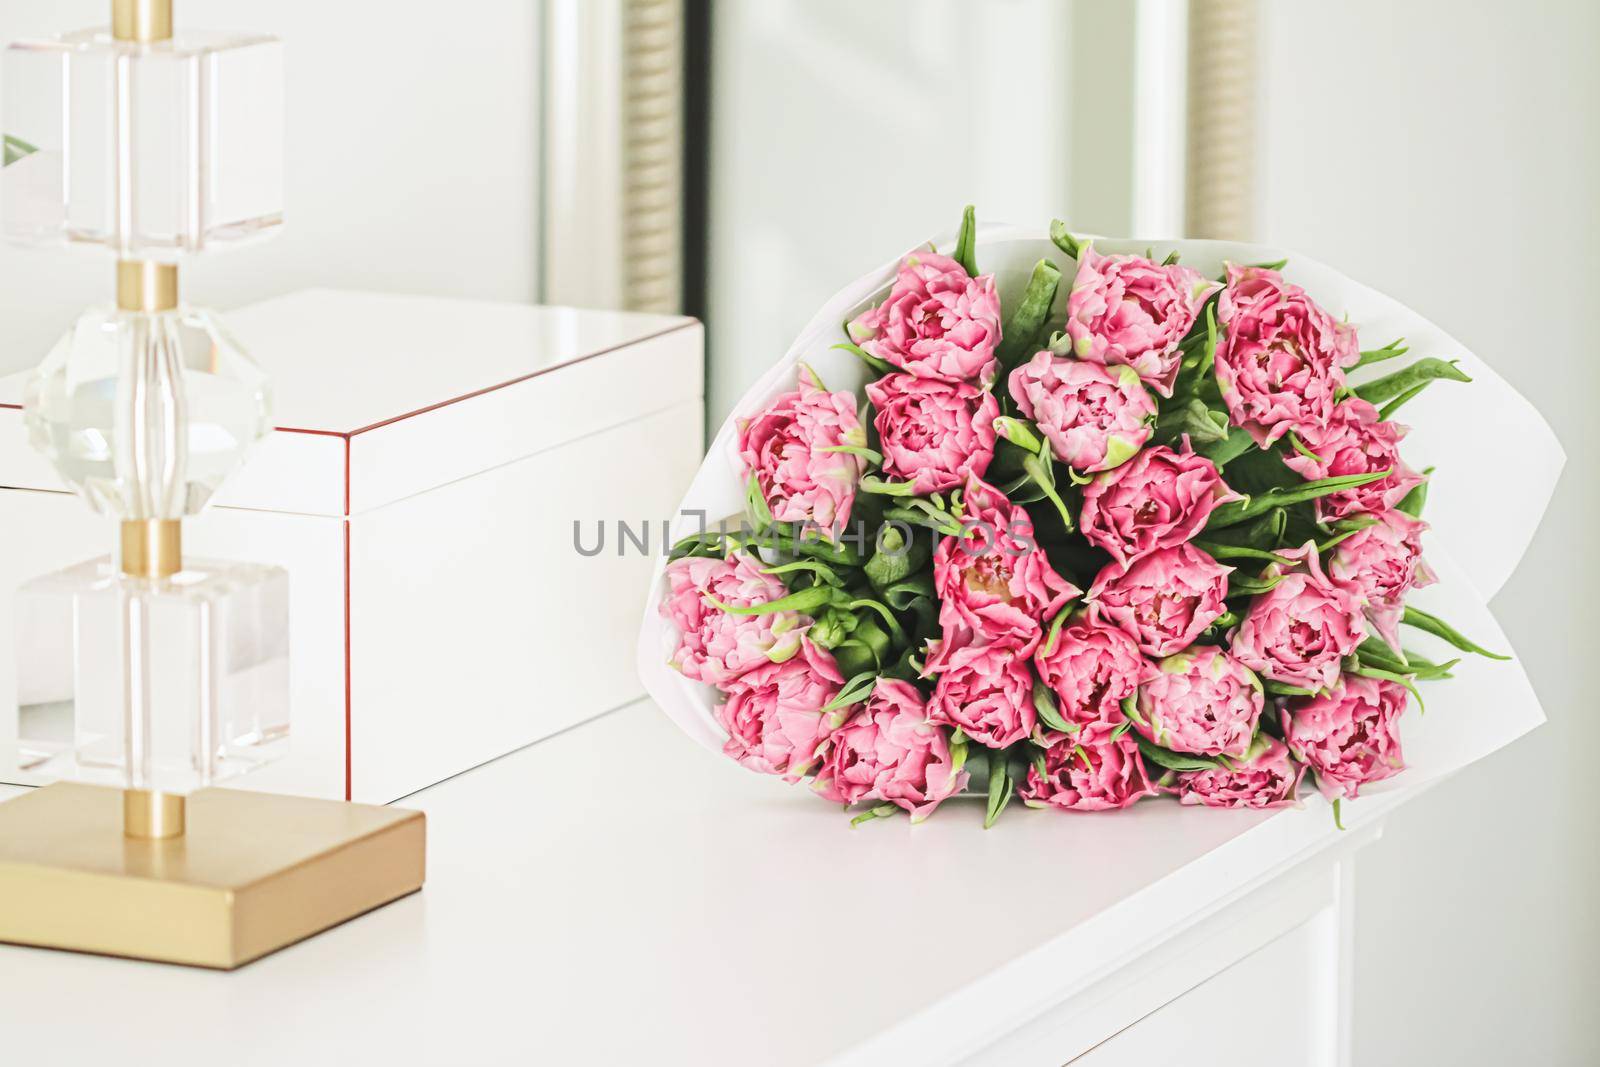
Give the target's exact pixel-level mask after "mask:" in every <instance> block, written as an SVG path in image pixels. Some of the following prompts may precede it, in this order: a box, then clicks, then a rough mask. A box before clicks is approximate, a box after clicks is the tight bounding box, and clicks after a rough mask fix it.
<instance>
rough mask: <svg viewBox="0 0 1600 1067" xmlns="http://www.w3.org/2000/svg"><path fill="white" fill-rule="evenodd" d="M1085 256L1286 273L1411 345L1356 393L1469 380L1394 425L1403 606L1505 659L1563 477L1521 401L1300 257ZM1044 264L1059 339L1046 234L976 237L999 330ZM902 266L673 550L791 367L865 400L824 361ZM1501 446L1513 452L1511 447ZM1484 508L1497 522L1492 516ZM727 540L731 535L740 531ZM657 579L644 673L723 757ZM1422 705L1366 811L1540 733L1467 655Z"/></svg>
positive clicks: (852, 290) (1519, 685)
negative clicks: (1524, 566)
mask: <svg viewBox="0 0 1600 1067" xmlns="http://www.w3.org/2000/svg"><path fill="white" fill-rule="evenodd" d="M935 243H936V244H937V246H938V247H939V248H940V249H941V250H948V249H949V248H950V247H953V245H954V235H953V234H951V233H946V234H944V235H942V236H941V237H939V238H936V239H935ZM1095 247H1096V248H1097V249H1099V250H1100V251H1101V252H1106V253H1119V252H1121V253H1126V252H1140V253H1142V252H1145V251H1146V250H1147V249H1149V250H1153V255H1154V257H1155V258H1156V259H1158V260H1159V259H1161V258H1162V257H1163V256H1165V255H1166V254H1167V253H1168V252H1170V251H1173V250H1176V251H1178V252H1179V253H1181V255H1182V257H1183V263H1184V264H1185V265H1187V266H1191V267H1194V268H1196V269H1197V270H1199V271H1200V272H1201V273H1203V274H1206V275H1209V276H1216V275H1218V274H1220V273H1221V271H1222V269H1223V264H1224V262H1225V261H1232V262H1238V263H1264V262H1272V261H1275V260H1279V259H1284V258H1287V259H1288V261H1289V262H1288V265H1287V266H1286V267H1285V268H1284V270H1283V273H1284V275H1285V277H1286V278H1287V279H1288V280H1289V281H1291V282H1294V283H1295V284H1297V285H1300V286H1303V287H1304V288H1305V290H1306V291H1307V292H1308V293H1309V294H1310V295H1311V297H1312V299H1314V300H1316V301H1317V302H1318V303H1319V304H1321V305H1322V306H1323V307H1325V308H1327V309H1328V310H1329V311H1330V312H1331V313H1332V314H1334V315H1335V316H1339V315H1343V316H1345V317H1346V318H1347V319H1348V320H1349V321H1350V322H1352V323H1354V324H1355V325H1356V326H1357V327H1358V329H1359V331H1360V333H1359V336H1360V340H1361V345H1362V347H1363V348H1377V347H1380V346H1382V345H1384V344H1387V343H1388V342H1390V341H1393V340H1395V339H1397V338H1401V337H1403V338H1405V340H1406V344H1407V345H1408V346H1409V347H1410V351H1409V352H1408V353H1407V354H1406V355H1405V356H1403V357H1401V358H1400V359H1397V360H1394V361H1392V362H1388V363H1383V364H1379V365H1377V366H1375V367H1371V368H1366V369H1364V370H1363V371H1360V372H1357V374H1356V375H1355V376H1354V377H1355V380H1356V381H1360V380H1361V379H1362V377H1364V376H1377V375H1381V374H1385V373H1388V372H1389V371H1391V370H1393V369H1395V368H1397V367H1401V366H1404V365H1405V364H1407V363H1409V362H1410V361H1412V360H1415V359H1420V358H1423V357H1426V356H1435V357H1438V358H1440V359H1455V360H1459V361H1460V366H1461V368H1462V369H1463V370H1464V371H1466V372H1467V374H1469V375H1471V377H1472V379H1473V381H1472V382H1471V383H1470V384H1468V383H1457V382H1450V381H1441V382H1435V383H1434V384H1433V385H1432V386H1430V387H1429V388H1428V389H1427V390H1425V391H1424V392H1423V393H1421V394H1420V395H1419V396H1417V397H1416V398H1415V399H1413V400H1411V401H1410V402H1409V403H1408V404H1407V405H1406V407H1405V409H1404V411H1403V412H1401V414H1400V420H1401V421H1402V422H1403V423H1405V424H1407V425H1410V426H1411V428H1412V429H1411V433H1410V434H1409V435H1408V436H1407V437H1406V439H1405V440H1404V441H1403V442H1402V444H1401V452H1402V454H1403V455H1404V457H1405V459H1406V461H1407V463H1409V464H1410V465H1411V466H1412V467H1414V468H1416V469H1418V470H1421V469H1423V468H1425V467H1430V466H1433V467H1436V468H1437V469H1436V470H1435V472H1434V474H1433V477H1432V482H1431V485H1430V488H1429V493H1428V501H1427V507H1426V510H1425V511H1424V512H1423V518H1424V519H1425V520H1427V522H1428V523H1429V524H1431V526H1432V530H1431V531H1430V533H1429V535H1428V540H1427V541H1426V554H1427V558H1428V561H1429V563H1430V564H1432V566H1433V567H1434V569H1435V570H1436V571H1437V572H1438V574H1439V582H1438V584H1436V585H1433V586H1429V587H1427V588H1425V589H1421V590H1418V591H1416V592H1414V593H1413V594H1412V595H1411V596H1410V597H1409V598H1408V603H1411V604H1413V605H1415V606H1417V607H1419V608H1422V609H1423V610H1426V611H1429V612H1432V613H1433V614H1436V615H1439V616H1441V617H1443V618H1444V619H1446V620H1448V621H1449V622H1450V623H1451V624H1452V625H1454V626H1455V627H1456V628H1457V629H1459V630H1461V631H1462V632H1463V633H1465V634H1467V635H1468V636H1469V637H1471V638H1473V639H1474V640H1476V641H1477V642H1478V643H1479V644H1481V645H1484V646H1485V647H1487V648H1490V649H1493V650H1495V651H1500V652H1509V653H1513V654H1514V652H1513V650H1512V649H1511V647H1510V642H1508V641H1507V640H1506V637H1505V634H1504V633H1503V632H1502V631H1501V630H1500V627H1499V625H1498V624H1497V623H1496V622H1495V620H1494V616H1493V615H1492V614H1491V613H1490V611H1489V608H1488V603H1487V601H1488V599H1489V598H1490V597H1492V596H1493V595H1494V594H1495V593H1496V592H1497V591H1498V590H1499V589H1500V587H1501V586H1502V585H1504V584H1505V582H1506V580H1507V579H1508V578H1509V577H1510V576H1511V573H1512V571H1514V570H1515V569H1516V566H1517V563H1518V562H1519V561H1520V560H1521V558H1522V555H1523V553H1524V552H1525V551H1527V548H1528V544H1529V542H1530V540H1531V539H1532V537H1533V532H1534V530H1535V528H1536V527H1537V526H1538V524H1539V520H1540V519H1541V517H1542V516H1543V514H1544V510H1545V507H1546V505H1547V504H1548V503H1549V500H1550V495H1551V493H1552V492H1553V490H1554V488H1555V484H1556V479H1557V478H1558V477H1559V475H1560V473H1561V468H1562V465H1563V464H1564V463H1565V461H1566V456H1565V454H1564V453H1563V452H1562V450H1561V446H1560V444H1559V443H1558V442H1557V441H1556V438H1555V435H1554V434H1553V433H1552V432H1551V430H1550V427H1549V426H1548V425H1546V423H1545V422H1544V420H1543V419H1541V418H1540V417H1539V413H1538V412H1537V411H1535V410H1534V408H1533V406H1532V405H1531V404H1529V403H1528V401H1527V400H1525V399H1523V397H1522V396H1521V395H1519V394H1518V393H1517V392H1516V391H1515V390H1514V389H1512V388H1511V386H1510V385H1508V384H1507V383H1506V382H1505V380H1504V379H1502V378H1501V377H1500V376H1499V375H1498V374H1496V373H1495V372H1494V371H1493V370H1491V369H1490V368H1489V367H1488V366H1487V365H1486V364H1485V363H1484V362H1483V361H1482V360H1480V359H1478V358H1477V357H1476V356H1474V355H1473V354H1472V353H1471V352H1469V351H1467V349H1466V348H1465V347H1464V346H1463V345H1461V344H1460V343H1459V342H1457V341H1456V340H1454V339H1453V338H1451V337H1450V336H1449V335H1448V334H1446V333H1445V332H1444V331H1443V330H1441V329H1440V328H1439V327H1437V326H1435V325H1434V324H1433V323H1431V322H1429V321H1428V320H1427V319H1424V318H1423V317H1422V316H1421V315H1418V314H1417V313H1416V312H1414V311H1411V310H1410V309H1408V308H1406V307H1403V306H1402V305H1400V304H1399V303H1397V302H1395V301H1394V300H1391V299H1390V298H1389V297H1386V296H1384V295H1383V294H1382V293H1378V292H1375V291H1373V290H1372V289H1369V288H1367V287H1366V286H1364V285H1362V284H1360V283H1359V282H1355V281H1352V280H1351V279H1349V278H1346V277H1345V276H1344V275H1342V274H1340V273H1339V272H1338V271H1336V270H1333V269H1332V268H1330V267H1327V266H1324V265H1323V264H1321V263H1318V262H1316V261H1315V260H1312V259H1308V258H1307V257H1305V256H1300V255H1296V254H1294V253H1292V252H1286V251H1283V250H1280V249H1276V248H1269V247H1266V246H1263V245H1251V244H1240V243H1235V242H1229V241H1140V240H1129V239H1109V238H1096V239H1095ZM1041 257H1050V258H1051V259H1053V260H1054V261H1055V263H1056V264H1057V266H1060V267H1061V268H1062V270H1063V274H1064V277H1063V279H1062V284H1061V287H1060V289H1059V290H1058V292H1057V294H1056V304H1055V308H1054V309H1053V313H1052V316H1051V322H1052V323H1053V324H1054V323H1057V322H1059V321H1060V320H1061V319H1062V318H1063V317H1064V314H1065V306H1066V299H1067V293H1068V290H1069V288H1070V282H1071V271H1072V268H1073V263H1072V261H1071V260H1070V259H1069V257H1067V256H1066V254H1065V253H1063V252H1061V250H1060V249H1058V248H1056V246H1055V245H1053V244H1052V243H1051V242H1050V240H1049V239H1048V237H1047V236H1046V235H1045V234H1044V233H1043V232H1042V231H1034V230H1024V229H1019V228H1015V227H1009V226H987V227H980V229H979V231H978V239H977V261H978V269H979V270H980V271H982V272H984V273H991V272H992V273H994V274H995V276H996V282H997V284H998V286H999V290H1000V297H1001V306H1002V309H1003V312H1004V313H1005V314H1006V315H1009V314H1010V311H1011V309H1012V307H1014V306H1015V302H1016V300H1017V298H1018V297H1019V296H1020V294H1021V292H1022V290H1023V288H1024V287H1025V286H1026V284H1027V280H1028V275H1029V272H1030V271H1031V270H1032V269H1033V265H1034V263H1035V262H1037V261H1038V260H1039V259H1040V258H1041ZM897 265H898V260H895V261H892V262H889V263H886V264H884V265H883V266H882V267H881V268H880V269H878V270H876V271H873V272H872V273H871V274H868V275H866V276H865V277H863V278H859V279H857V280H856V281H854V282H852V283H851V284H849V285H847V286H845V287H844V288H843V289H841V290H840V291H839V292H838V293H837V294H836V295H835V296H834V297H833V299H831V300H829V301H828V302H827V304H825V305H824V306H823V307H822V309H821V310H820V311H818V312H817V314H816V316H815V317H814V318H813V319H812V320H811V322H810V323H809V324H808V325H807V326H806V328H805V329H804V330H803V331H801V333H800V336H799V337H798V338H796V339H795V341H794V343H793V344H792V345H791V346H790V347H789V351H788V352H787V353H785V354H784V357H783V358H782V359H781V360H779V361H778V362H777V363H776V364H774V365H773V367H772V368H771V369H770V370H769V371H768V372H767V373H766V374H764V375H762V377H761V379H760V380H759V381H758V382H756V384H755V385H754V386H752V387H751V388H750V390H749V391H748V392H746V393H745V395H744V396H743V397H741V398H740V400H739V403H738V404H737V405H736V406H735V408H734V412H733V414H732V415H730V416H729V418H728V419H727V421H725V422H724V423H723V424H722V427H721V429H720V430H718V432H717V435H716V438H715V439H714V440H713V441H712V443H711V448H710V451H709V452H708V454H707V456H706V459H705V462H704V463H703V464H702V465H701V467H700V471H699V473H698V474H697V475H696V476H695V479H694V482H693V484H692V485H691V486H690V487H689V491H688V493H686V494H685V495H684V498H683V503H682V505H681V507H680V512H679V514H678V515H677V516H675V517H674V519H673V522H672V531H671V537H670V538H669V542H668V543H669V544H670V543H672V542H675V541H676V540H677V539H679V538H680V537H683V536H686V535H688V534H691V533H695V532H697V531H699V530H700V529H701V528H702V525H703V524H709V525H711V526H715V525H717V524H718V522H719V521H720V520H722V519H724V518H728V517H736V516H738V515H739V514H740V513H741V510H742V508H743V503H744V484H743V481H742V479H741V478H740V476H739V473H738V464H737V447H738V426H737V421H738V419H740V418H748V417H749V416H751V415H753V414H755V413H757V412H758V411H760V410H761V409H762V408H764V407H765V406H766V405H767V404H768V403H770V402H771V401H772V400H773V398H775V397H776V396H778V395H779V394H780V393H783V392H786V391H788V390H790V389H793V388H795V370H796V364H797V363H798V362H799V361H800V360H804V361H805V362H806V363H808V364H809V365H811V366H812V367H814V368H815V369H816V370H817V371H818V372H819V373H820V374H821V376H822V378H823V380H824V381H825V382H826V383H827V386H828V387H829V388H830V389H842V388H847V387H848V388H854V389H857V390H858V391H859V389H860V387H861V386H862V385H864V384H865V382H866V380H867V371H866V368H865V367H864V366H863V365H862V364H861V363H860V362H859V361H858V360H857V359H856V358H855V357H854V356H851V355H849V354H848V353H845V352H840V351H834V350H832V349H831V348H830V346H832V345H834V344H836V343H838V342H839V341H842V340H844V339H845V338H844V334H843V330H842V324H843V323H844V322H845V321H846V320H847V319H849V318H852V317H853V316H854V315H855V314H856V313H857V312H859V311H860V310H862V309H863V308H865V307H867V306H868V305H870V304H873V303H876V302H878V301H880V300H882V299H883V297H884V295H885V294H886V293H887V292H888V289H889V286H890V284H891V282H892V281H893V279H894V274H895V269H896V267H897ZM997 387H1000V386H998V385H997ZM1508 442H1510V443H1512V445H1513V446H1512V447H1507V443H1508ZM1490 487H1492V494H1491V493H1490V491H1489V490H1490ZM1491 497H1492V500H1493V506H1489V505H1488V503H1487V501H1488V500H1489V499H1491ZM729 528H730V529H734V528H737V520H736V519H735V521H734V522H733V523H730V525H729ZM665 566H666V561H665V558H664V557H663V558H662V559H660V560H658V561H657V564H656V568H655V575H654V580H653V581H652V583H651V587H650V593H649V598H648V600H647V602H646V604H645V606H644V619H643V623H642V624H641V626H640V630H639V673H640V675H641V677H642V678H643V680H644V684H645V687H646V689H647V690H648V691H649V693H650V695H651V696H652V697H653V698H654V699H655V701H656V702H657V703H658V704H659V705H660V706H661V708H662V710H664V711H665V712H666V713H667V714H668V715H669V716H671V718H672V719H673V721H674V722H676V723H677V724H678V725H679V726H680V727H681V728H682V729H683V730H684V731H685V732H686V733H688V734H689V736H691V737H693V738H694V739H695V740H697V741H699V742H700V743H701V744H703V745H705V746H707V747H708V748H713V749H718V750H720V748H721V747H722V744H723V741H724V740H725V739H726V735H725V734H724V733H723V731H722V728H721V727H720V726H719V725H718V724H717V721H716V718H715V717H714V715H713V712H712V709H713V707H714V706H715V703H716V692H715V690H713V689H712V687H710V686H708V685H702V684H701V683H699V682H692V681H690V680H688V679H686V678H684V677H683V676H682V675H681V674H679V673H678V672H677V671H675V670H673V669H672V668H671V667H669V666H667V660H668V658H669V656H670V655H671V653H672V650H673V648H674V647H675V646H676V643H677V637H678V635H677V633H676V631H675V630H674V628H673V627H672V626H671V625H670V624H669V623H668V622H667V621H666V620H664V619H663V618H661V616H660V614H659V612H658V611H657V605H658V604H659V602H660V599H661V597H662V595H663V593H664V591H665V583H664V581H663V577H662V572H663V570H664V569H665ZM1406 641H1407V644H1408V645H1410V646H1411V647H1413V648H1416V649H1417V650H1418V651H1420V652H1422V653H1423V654H1425V655H1428V656H1429V657H1430V658H1435V659H1449V658H1454V656H1455V655H1457V653H1455V652H1453V651H1450V650H1449V649H1448V647H1447V646H1444V645H1443V644H1442V643H1441V642H1436V641H1434V640H1433V639H1432V638H1430V637H1428V636H1427V635H1425V634H1422V633H1420V632H1417V631H1413V630H1409V629H1408V631H1407V637H1406ZM1446 653H1448V654H1446ZM1419 689H1420V690H1421V692H1422V696H1423V699H1424V700H1425V701H1426V702H1427V706H1426V713H1423V714H1419V713H1418V711H1417V709H1416V708H1415V707H1413V709H1412V710H1411V711H1410V712H1409V713H1408V714H1407V716H1406V719H1405V721H1404V723H1403V725H1402V727H1401V737H1402V741H1403V744H1404V749H1405V755H1406V762H1407V764H1408V769H1407V770H1406V771H1405V773H1403V774H1401V775H1398V776H1396V777H1394V778H1391V779H1388V780H1387V781H1384V782H1379V783H1375V784H1373V785H1370V786H1365V787H1363V790H1362V792H1363V794H1364V795H1365V794H1366V793H1369V792H1372V793H1376V792H1382V791H1385V790H1387V789H1394V788H1403V787H1407V786H1411V785H1417V784H1420V783H1423V782H1426V781H1429V780H1432V779H1436V778H1439V777H1442V776H1444V775H1447V774H1450V773H1451V772H1453V771H1456V770H1459V769H1460V768H1461V767H1463V766H1465V765H1466V764H1468V763H1471V762H1473V761H1474V760H1478V759H1481V758H1483V757H1484V756H1486V755H1488V754H1489V753H1491V752H1493V751H1495V750H1496V749H1498V748H1501V747H1504V746H1505V745H1507V744H1510V743H1511V742H1512V741H1514V740H1515V739H1517V738H1518V737H1520V736H1522V735H1523V734H1524V733H1526V732H1527V731H1529V730H1531V729H1533V728H1534V727H1535V726H1538V725H1539V724H1540V723H1542V722H1543V721H1544V712H1543V711H1542V710H1541V708H1540V707H1539V702H1538V699H1537V698H1536V697H1535V695H1534V692H1533V688H1532V686H1531V685H1530V684H1529V682H1528V676H1527V674H1526V673H1525V672H1524V671H1523V669H1522V667H1521V665H1520V663H1518V662H1517V661H1516V660H1512V661H1510V662H1499V661H1494V660H1488V659H1484V658H1482V657H1477V656H1470V655H1464V656H1463V658H1462V662H1461V663H1460V664H1459V665H1458V666H1457V668H1456V669H1455V677H1454V678H1452V679H1447V680H1444V681H1437V682H1426V683H1421V684H1419ZM1302 792H1303V793H1305V792H1307V791H1302Z"/></svg>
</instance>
